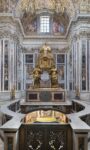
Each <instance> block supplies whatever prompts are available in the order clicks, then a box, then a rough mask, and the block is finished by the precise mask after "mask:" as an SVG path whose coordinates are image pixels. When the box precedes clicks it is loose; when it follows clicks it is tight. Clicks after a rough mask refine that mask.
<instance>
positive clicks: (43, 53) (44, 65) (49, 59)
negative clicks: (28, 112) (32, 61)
mask: <svg viewBox="0 0 90 150" xmlns="http://www.w3.org/2000/svg"><path fill="white" fill-rule="evenodd" d="M43 71H47V72H48V74H49V76H50V79H51V87H52V88H57V87H58V72H57V69H56V68H55V63H54V58H53V54H52V50H51V48H50V47H49V46H48V45H47V44H45V45H44V46H43V47H42V48H41V49H40V53H39V56H38V61H37V64H36V67H35V68H34V70H33V78H34V87H35V88H39V87H40V80H41V74H42V73H43Z"/></svg>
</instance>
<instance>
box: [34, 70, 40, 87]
mask: <svg viewBox="0 0 90 150" xmlns="http://www.w3.org/2000/svg"><path fill="white" fill-rule="evenodd" d="M33 78H34V88H40V78H41V70H40V69H39V68H38V67H36V68H35V69H34V71H33Z"/></svg>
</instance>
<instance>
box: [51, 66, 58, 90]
mask: <svg viewBox="0 0 90 150" xmlns="http://www.w3.org/2000/svg"><path fill="white" fill-rule="evenodd" d="M51 87H52V88H57V87H58V72H57V69H56V68H53V69H51Z"/></svg>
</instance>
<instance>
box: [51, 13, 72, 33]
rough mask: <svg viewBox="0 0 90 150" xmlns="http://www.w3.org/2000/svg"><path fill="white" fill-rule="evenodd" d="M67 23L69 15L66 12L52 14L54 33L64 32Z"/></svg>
mask: <svg viewBox="0 0 90 150" xmlns="http://www.w3.org/2000/svg"><path fill="white" fill-rule="evenodd" d="M68 24H69V17H68V15H67V14H66V13H63V14H59V13H58V14H54V17H53V33H54V34H55V35H58V34H61V35H64V34H65V33H66V30H67V27H68Z"/></svg>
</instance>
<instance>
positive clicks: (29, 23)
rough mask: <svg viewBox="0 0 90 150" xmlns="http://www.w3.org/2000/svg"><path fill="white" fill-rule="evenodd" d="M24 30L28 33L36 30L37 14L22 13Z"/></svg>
mask: <svg viewBox="0 0 90 150" xmlns="http://www.w3.org/2000/svg"><path fill="white" fill-rule="evenodd" d="M21 22H22V25H23V28H24V32H25V33H26V34H27V35H28V34H30V33H35V32H36V31H37V16H36V15H35V14H32V13H24V15H23V17H22V18H21Z"/></svg>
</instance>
